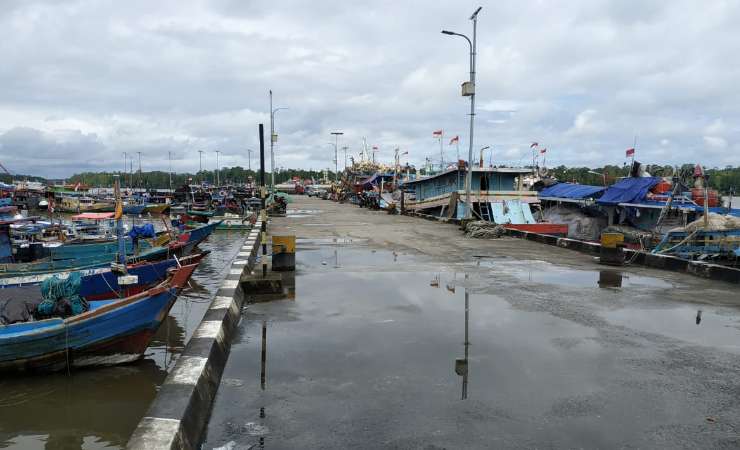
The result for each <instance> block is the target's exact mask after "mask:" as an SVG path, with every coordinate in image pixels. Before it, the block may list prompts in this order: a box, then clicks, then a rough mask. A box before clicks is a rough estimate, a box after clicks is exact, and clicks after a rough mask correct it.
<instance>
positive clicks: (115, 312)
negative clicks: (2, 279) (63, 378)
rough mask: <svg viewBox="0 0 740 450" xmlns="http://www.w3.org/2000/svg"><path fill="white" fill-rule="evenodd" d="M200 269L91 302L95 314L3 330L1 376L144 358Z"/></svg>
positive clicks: (182, 269)
mask: <svg viewBox="0 0 740 450" xmlns="http://www.w3.org/2000/svg"><path fill="white" fill-rule="evenodd" d="M196 267H197V264H192V265H188V266H183V267H180V268H177V269H171V273H170V275H171V276H170V277H169V278H168V280H166V281H164V282H163V283H161V284H159V285H158V286H156V287H154V288H152V289H149V290H148V291H145V292H142V293H140V294H137V295H134V296H131V297H126V298H123V299H119V300H100V301H91V302H89V303H90V309H89V310H88V311H85V312H83V313H81V314H77V315H74V316H71V317H67V318H49V319H42V320H37V321H33V322H22V323H14V324H10V325H5V326H2V327H0V372H25V371H32V370H61V369H64V368H69V367H81V366H92V365H112V364H120V363H125V362H130V361H135V360H137V359H139V358H141V357H142V355H143V353H144V351H145V350H146V348H147V346H148V345H149V342H151V340H152V338H153V337H154V333H155V332H156V331H157V329H158V328H159V326H160V325H161V324H162V321H163V320H164V319H165V318H166V317H167V314H168V313H169V310H170V308H171V307H172V305H173V304H174V302H175V300H176V299H177V297H178V295H179V294H180V292H181V290H182V288H183V287H184V286H185V284H186V283H187V282H188V280H189V279H190V276H191V275H192V274H193V271H194V270H195V268H196ZM39 295H40V293H39Z"/></svg>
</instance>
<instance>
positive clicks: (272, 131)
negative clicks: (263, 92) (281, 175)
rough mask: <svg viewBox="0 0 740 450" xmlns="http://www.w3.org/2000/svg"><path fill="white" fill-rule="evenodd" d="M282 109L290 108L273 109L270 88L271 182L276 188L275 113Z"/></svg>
mask: <svg viewBox="0 0 740 450" xmlns="http://www.w3.org/2000/svg"><path fill="white" fill-rule="evenodd" d="M281 109H290V108H276V109H272V89H270V183H271V187H272V188H273V189H275V151H274V148H273V147H274V145H275V142H277V135H276V134H275V113H276V112H278V111H280V110H281Z"/></svg>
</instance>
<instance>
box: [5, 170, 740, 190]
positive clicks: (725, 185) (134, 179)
mask: <svg viewBox="0 0 740 450" xmlns="http://www.w3.org/2000/svg"><path fill="white" fill-rule="evenodd" d="M691 168H693V165H690V164H687V165H684V166H682V167H679V170H688V169H691ZM673 170H674V169H673V167H672V166H649V167H648V172H649V173H650V174H651V175H653V176H664V175H668V174H671V173H673ZM629 171H630V167H629V166H616V165H609V166H604V167H599V168H595V169H594V168H590V167H566V166H563V165H561V166H557V167H554V168H551V169H550V171H549V173H548V176H553V175H554V176H555V177H556V178H557V179H558V180H559V181H565V182H572V181H576V182H578V183H579V184H589V185H595V186H600V185H602V184H604V182H605V181H606V183H607V184H608V185H612V184H614V183H615V182H616V181H618V180H619V179H621V178H624V177H627V176H629ZM590 172H597V173H598V174H603V175H605V176H601V175H597V174H593V173H590ZM705 173H706V174H707V175H709V181H708V183H709V187H710V189H716V190H718V191H719V192H720V194H721V195H729V194H730V192H732V193H734V194H737V193H738V192H740V167H732V166H727V167H725V168H724V169H720V168H718V167H713V168H711V169H710V168H707V169H706V170H705ZM114 175H119V178H120V180H121V182H122V184H123V185H125V186H127V187H135V188H138V187H139V173H138V172H134V173H133V174H131V173H123V172H83V173H77V174H74V175H72V176H71V177H69V178H68V179H66V180H48V179H45V178H42V177H38V176H34V175H22V174H17V175H13V176H12V177H11V176H9V175H8V174H5V173H3V174H0V182H3V183H8V184H9V183H12V181H13V180H14V179H15V180H23V179H27V180H29V181H38V182H41V183H47V184H54V183H62V182H64V183H67V184H75V183H77V182H78V181H80V182H82V184H86V185H88V186H90V187H101V188H110V187H113V183H114V180H115V177H114ZM202 176H203V181H204V182H205V181H207V182H210V183H212V184H216V172H215V171H214V170H204V171H203V173H202ZM250 176H252V177H253V178H250ZM325 176H326V177H327V178H328V180H329V181H331V180H334V178H335V173H334V172H333V171H331V170H328V169H327V170H326V171H316V170H303V169H290V168H287V169H286V168H283V167H278V168H276V170H275V183H284V182H286V181H288V180H291V179H293V178H296V177H297V178H298V179H300V180H312V179H313V180H316V181H322V180H323V179H324V177H325ZM218 177H219V178H220V180H221V184H222V185H226V184H231V185H237V184H245V183H249V182H250V181H252V182H254V183H257V184H259V182H260V178H259V171H255V170H253V171H251V172H250V171H249V170H247V169H245V168H243V167H241V166H235V167H225V168H223V169H221V170H220V171H219V173H218ZM265 178H266V181H267V183H268V184H269V182H270V178H271V177H270V173H269V172H266V173H265ZM200 180H201V173H200V172H196V173H173V174H172V187H173V188H176V187H179V186H182V185H184V184H200ZM169 186H170V173H169V172H164V171H159V170H155V171H151V172H142V173H141V187H142V188H144V189H167V188H169Z"/></svg>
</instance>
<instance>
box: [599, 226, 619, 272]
mask: <svg viewBox="0 0 740 450" xmlns="http://www.w3.org/2000/svg"><path fill="white" fill-rule="evenodd" d="M624 247H625V244H624V235H623V234H622V233H601V258H599V262H600V263H601V264H609V265H612V266H623V265H624Z"/></svg>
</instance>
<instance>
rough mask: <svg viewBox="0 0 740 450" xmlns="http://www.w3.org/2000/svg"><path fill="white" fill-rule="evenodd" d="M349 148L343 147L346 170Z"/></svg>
mask: <svg viewBox="0 0 740 450" xmlns="http://www.w3.org/2000/svg"><path fill="white" fill-rule="evenodd" d="M348 148H349V147H342V150H344V168H345V169H346V168H347V149H348Z"/></svg>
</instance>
